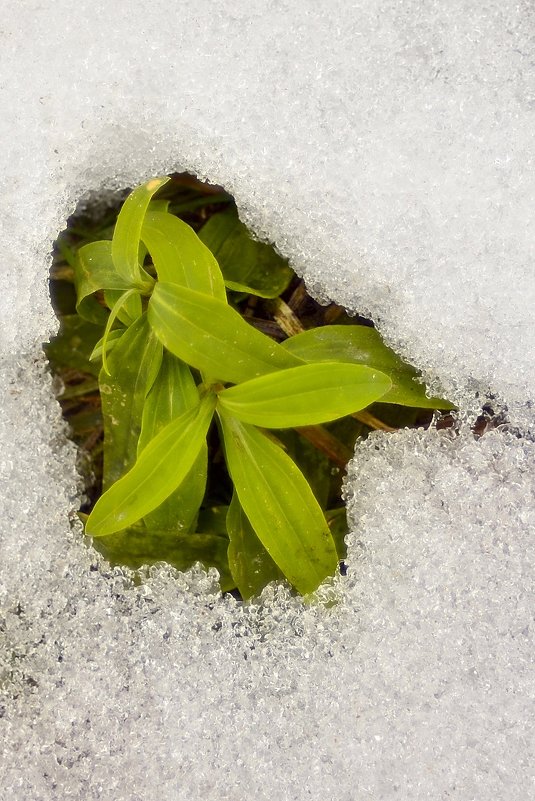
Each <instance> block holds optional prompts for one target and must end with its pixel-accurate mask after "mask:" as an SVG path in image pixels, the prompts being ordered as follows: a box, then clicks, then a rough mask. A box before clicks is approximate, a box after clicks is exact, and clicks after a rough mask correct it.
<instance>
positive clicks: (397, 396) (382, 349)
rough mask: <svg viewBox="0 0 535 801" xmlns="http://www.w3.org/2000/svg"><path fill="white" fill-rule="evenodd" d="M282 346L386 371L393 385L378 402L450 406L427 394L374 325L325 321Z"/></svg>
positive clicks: (308, 356)
mask: <svg viewBox="0 0 535 801" xmlns="http://www.w3.org/2000/svg"><path fill="white" fill-rule="evenodd" d="M281 347H283V348H284V349H285V350H287V351H288V352H289V353H293V354H294V356H299V357H300V358H301V359H303V360H304V361H308V362H331V361H337V362H347V363H354V364H366V365H368V366H369V367H374V368H376V369H377V370H381V371H382V372H383V373H386V374H387V375H388V376H389V377H390V378H391V379H392V387H391V389H390V390H389V392H388V393H387V394H386V395H385V396H384V398H381V403H398V404H400V405H402V406H417V407H419V408H422V409H453V408H454V406H453V405H452V404H451V403H450V402H449V401H447V400H444V399H443V398H428V397H427V395H426V394H425V384H422V383H420V382H419V381H417V380H416V379H417V376H418V373H417V371H416V370H415V369H414V368H413V367H411V366H410V365H409V364H407V363H406V362H404V361H402V360H401V359H400V358H399V356H397V355H396V353H394V351H393V350H392V349H391V348H388V347H387V346H386V345H385V344H384V342H383V340H382V339H381V337H380V335H379V333H378V331H376V330H375V328H370V327H368V326H365V325H328V326H324V327H322V328H311V329H310V330H309V331H304V332H303V333H302V334H297V335H296V336H293V337H290V339H287V340H286V341H285V342H283V343H282V345H281Z"/></svg>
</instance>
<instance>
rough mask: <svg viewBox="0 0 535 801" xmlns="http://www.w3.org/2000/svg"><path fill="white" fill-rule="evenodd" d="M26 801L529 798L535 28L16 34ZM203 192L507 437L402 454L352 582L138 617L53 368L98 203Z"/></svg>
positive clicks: (352, 566)
mask: <svg viewBox="0 0 535 801" xmlns="http://www.w3.org/2000/svg"><path fill="white" fill-rule="evenodd" d="M3 12H4V13H3V24H2V31H1V33H0V37H1V39H0V42H1V46H0V59H1V62H2V68H1V74H2V76H3V78H2V83H1V84H0V98H1V101H0V102H1V107H2V115H1V116H0V131H1V140H2V148H1V151H0V159H1V172H0V174H1V176H2V179H1V180H2V186H1V191H0V202H1V215H0V226H2V235H3V239H2V242H3V247H4V259H3V269H2V271H1V273H0V280H1V286H0V292H1V304H2V314H3V318H4V325H3V327H2V343H1V351H0V367H1V370H2V384H1V391H2V410H3V412H2V416H1V417H0V473H1V486H2V509H1V515H0V520H1V535H0V536H1V539H0V543H1V545H0V547H1V556H2V568H1V585H0V593H1V595H0V602H1V604H2V610H3V611H2V614H1V616H0V643H1V648H0V660H1V661H0V694H1V696H2V701H1V703H0V715H1V719H0V742H1V746H0V788H1V791H0V797H1V798H6V799H7V798H9V799H16V801H18V800H19V799H20V800H21V801H22V799H24V801H27V800H28V799H31V800H32V801H37V800H38V799H39V800H40V799H43V801H50V800H51V799H58V801H59V799H62V801H63V799H80V801H81V800H82V799H84V801H87V800H88V799H89V800H90V799H110V800H111V799H113V801H122V799H125V801H137V799H140V800H141V799H147V798H158V799H162V800H163V801H167V799H168V800H169V801H176V799H188V800H189V799H191V800H192V801H197V799H199V801H200V800H201V799H202V800H203V801H207V800H210V799H217V800H218V801H224V799H229V801H230V799H232V801H236V799H279V798H280V799H283V800H284V799H296V800H297V801H301V799H314V801H323V800H324V799H340V801H368V800H369V799H370V800H371V799H373V800H374V801H375V800H376V799H377V800H378V801H381V800H382V799H394V798H399V799H403V800H404V801H405V799H407V800H408V801H412V799H418V800H419V799H449V800H451V799H455V800H456V801H457V800H458V801H469V800H470V799H477V801H486V799H489V801H490V799H492V801H495V799H509V798H526V799H527V798H530V797H532V796H533V793H534V791H535V790H534V778H535V777H534V771H533V765H534V764H535V759H534V757H535V754H534V753H533V743H534V742H535V732H534V731H533V728H534V723H533V721H534V719H535V716H534V713H535V708H534V704H533V662H532V654H533V590H534V588H533V570H532V565H533V556H534V555H533V536H532V535H533V530H534V528H535V513H534V509H535V504H534V497H533V495H534V486H533V481H534V479H533V477H534V469H533V468H534V455H535V454H534V450H535V445H534V442H533V440H532V438H531V437H530V434H529V429H530V428H531V427H532V411H531V404H532V401H533V400H534V398H535V368H534V361H533V355H532V354H533V352H534V345H535V343H534V339H535V337H534V332H533V322H532V319H533V315H532V310H533V306H534V300H535V282H534V278H533V248H534V244H533V243H534V237H533V230H534V225H533V222H534V219H533V218H534V215H535V211H534V210H535V203H534V200H535V197H534V194H535V193H534V180H533V176H534V170H533V166H534V165H533V130H534V129H535V120H534V116H535V114H534V98H535V93H534V82H535V81H534V67H533V65H534V61H535V53H534V50H535V48H534V33H535V19H534V14H533V7H532V5H531V4H530V3H528V2H516V1H515V2H511V0H505V2H504V1H503V0H500V2H494V0H492V1H490V0H487V2H468V1H467V0H466V1H465V2H461V0H448V2H446V0H443V1H442V2H437V1H436V0H435V1H433V0H432V1H431V2H423V0H421V1H420V2H415V1H413V2H411V1H410V0H408V1H407V2H404V3H398V2H394V1H393V0H391V2H385V1H384V0H383V2H380V0H365V1H364V0H362V2H356V3H351V4H349V3H345V2H331V3H329V4H320V3H312V2H299V1H298V0H293V2H291V3H289V2H284V1H283V0H280V2H275V0H274V1H273V2H269V3H267V2H256V1H255V0H247V2H238V1H237V0H236V2H230V1H229V0H226V2H222V3H217V4H216V3H209V2H206V1H205V2H204V3H182V2H175V3H168V2H166V3H163V2H157V1H156V0H155V2H153V3H151V4H146V3H141V2H139V1H137V2H131V3H129V4H128V7H127V8H126V7H125V9H124V11H123V12H122V16H117V13H118V12H117V9H115V7H113V8H112V7H111V6H110V5H109V3H99V2H91V3H87V2H86V3H84V2H77V3H67V2H62V1H61V0H55V2H39V3H37V2H35V3H34V2H29V1H28V0H26V1H25V2H22V3H21V2H20V0H18V2H14V0H5V1H4V4H3ZM183 169H190V170H192V171H195V172H197V174H199V175H201V176H205V177H207V178H208V179H210V180H211V181H213V182H220V183H222V184H223V185H224V186H225V187H226V188H227V189H228V190H230V191H231V192H233V193H234V194H235V196H236V198H237V201H238V203H239V205H240V208H241V211H242V214H243V217H244V219H246V220H247V221H248V222H249V224H250V225H251V226H252V227H253V229H254V230H255V231H256V232H257V234H258V235H260V236H264V237H266V238H269V239H271V240H272V241H274V242H275V243H276V244H277V246H278V247H279V248H280V249H281V251H283V252H284V253H285V254H287V255H288V256H289V257H290V258H291V260H292V263H293V264H294V266H295V267H296V269H297V270H298V271H300V272H301V273H302V274H304V275H305V277H306V278H307V281H308V283H309V286H310V287H311V288H312V289H313V290H314V291H315V292H316V293H317V294H318V295H320V296H321V297H325V298H327V297H332V298H334V299H336V300H337V301H338V302H342V303H344V304H346V305H347V306H348V307H349V308H354V309H357V308H358V309H359V311H361V312H364V313H368V314H370V315H372V316H373V318H374V319H375V320H376V321H377V323H378V325H379V327H380V329H381V330H382V331H383V333H384V334H385V335H386V336H387V338H388V340H389V341H390V342H391V343H392V344H394V345H395V346H396V347H397V348H398V350H400V351H401V352H403V353H404V354H405V355H406V356H407V357H408V358H410V360H411V361H412V362H413V363H414V364H416V365H417V366H418V367H420V368H421V369H423V370H425V371H426V374H427V375H428V376H429V377H432V378H433V379H434V380H436V382H437V388H438V387H442V389H443V391H445V392H446V393H448V394H449V396H451V397H454V398H455V399H456V401H457V402H458V403H459V405H460V407H461V409H462V412H463V416H464V419H465V420H466V421H468V420H469V419H470V416H471V415H473V414H475V413H476V412H477V410H478V408H479V407H480V406H481V404H482V403H483V401H484V398H485V395H486V393H487V392H491V393H492V394H493V395H494V396H495V400H494V404H495V407H496V408H502V407H503V406H507V407H508V415H509V419H510V421H511V424H512V425H511V427H510V428H509V430H497V431H492V432H489V433H487V434H485V435H484V436H483V437H482V438H481V439H480V440H478V441H476V440H474V439H473V437H472V435H471V433H470V431H469V428H468V424H467V423H466V424H465V425H464V426H463V427H462V428H461V432H460V434H459V435H458V436H454V435H451V434H449V433H441V434H439V433H437V432H428V433H422V432H410V431H407V432H402V433H398V434H396V435H394V436H386V435H376V436H374V437H372V438H371V439H370V440H368V441H367V442H366V443H363V444H362V445H360V446H359V447H358V448H357V452H356V458H355V460H354V462H353V463H352V464H351V465H350V468H349V477H348V488H347V495H348V507H349V511H350V516H351V520H352V529H353V533H352V535H351V538H350V543H349V546H350V547H349V558H348V562H349V573H348V576H347V577H346V578H345V579H340V578H337V579H335V580H334V581H333V582H332V585H331V586H329V587H326V588H324V589H323V590H322V596H323V597H324V598H327V599H329V598H335V599H337V603H336V604H335V605H329V604H303V603H302V602H301V601H299V600H296V599H292V598H291V597H290V596H289V595H288V593H287V592H286V591H285V590H284V588H278V589H271V588H268V590H266V592H265V595H264V597H263V598H262V600H261V602H260V603H258V604H255V605H251V606H248V607H245V608H243V607H240V606H239V605H238V604H237V603H236V602H234V601H233V600H232V599H229V598H223V597H221V596H220V595H219V594H218V592H217V584H216V582H215V579H214V577H213V576H210V575H208V576H207V575H206V574H205V573H204V572H203V571H200V570H199V571H191V572H190V573H189V574H186V575H174V574H171V573H169V572H168V571H167V570H165V569H164V568H162V569H155V570H153V571H151V573H150V575H149V574H148V575H147V577H146V580H145V581H144V583H143V584H142V585H141V586H135V585H134V584H133V583H132V581H131V580H130V578H129V576H128V575H125V574H122V573H121V572H120V571H111V570H110V569H109V567H108V566H107V565H106V564H105V563H104V562H102V560H100V559H99V558H98V557H97V555H96V554H95V552H94V551H93V550H92V549H91V548H90V547H88V545H87V544H85V543H84V542H83V541H82V537H81V534H80V531H79V530H78V528H77V527H76V525H74V527H73V528H72V529H71V526H70V524H69V520H68V515H69V512H70V511H71V510H73V509H75V508H76V505H77V497H78V493H79V491H80V486H79V480H78V478H77V475H76V471H75V453H74V449H73V447H72V446H71V445H70V444H69V443H68V442H67V441H66V439H65V431H64V427H63V425H62V423H61V416H60V413H59V409H58V405H57V403H56V402H55V400H54V396H53V387H52V382H51V380H50V378H49V377H48V374H47V372H46V367H45V365H44V361H43V357H42V354H41V350H40V343H41V342H42V341H43V340H45V339H46V338H47V337H48V336H49V335H50V333H51V332H53V331H54V330H55V328H56V322H55V319H54V316H53V314H52V311H51V309H50V304H49V300H48V293H47V274H48V268H49V263H50V259H49V252H50V248H51V243H52V241H53V240H54V238H55V237H56V235H57V233H58V232H59V231H60V230H61V229H62V228H63V227H64V225H65V220H66V218H67V216H68V215H69V214H70V213H72V211H73V209H74V207H75V205H76V203H77V201H78V200H79V198H80V196H81V195H82V194H84V193H86V194H87V193H88V192H89V193H91V192H92V193H99V192H101V191H102V190H104V189H107V190H108V189H116V188H122V187H126V186H132V185H134V184H136V183H138V182H140V181H141V180H144V179H146V178H148V177H150V176H152V175H155V174H165V173H168V172H172V171H179V170H183Z"/></svg>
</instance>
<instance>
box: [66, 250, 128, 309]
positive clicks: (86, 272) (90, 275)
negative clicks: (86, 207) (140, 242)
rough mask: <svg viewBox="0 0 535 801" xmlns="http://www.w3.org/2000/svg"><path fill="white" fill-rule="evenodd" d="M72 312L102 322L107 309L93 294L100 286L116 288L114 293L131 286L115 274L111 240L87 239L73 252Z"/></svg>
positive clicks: (102, 287) (100, 288) (101, 287)
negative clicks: (74, 302)
mask: <svg viewBox="0 0 535 801" xmlns="http://www.w3.org/2000/svg"><path fill="white" fill-rule="evenodd" d="M74 284H75V287H76V298H77V302H76V311H77V312H78V314H79V315H80V317H83V318H84V319H85V320H89V322H91V323H102V324H105V323H106V320H107V319H108V311H107V309H105V308H104V307H103V306H101V305H100V303H99V302H98V301H97V299H96V298H95V297H94V296H93V294H94V293H95V292H98V291H100V290H102V289H114V290H118V294H120V293H121V292H124V291H125V290H127V289H129V288H130V287H131V284H129V283H128V282H127V281H125V280H124V279H123V278H121V276H120V275H118V274H117V271H116V270H115V267H114V265H113V260H112V257H111V242H108V241H106V240H104V241H101V242H91V244H89V245H84V246H83V247H81V248H80V250H79V251H78V253H77V254H76V261H75V266H74Z"/></svg>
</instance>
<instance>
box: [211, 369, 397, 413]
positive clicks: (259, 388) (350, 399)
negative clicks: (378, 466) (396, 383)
mask: <svg viewBox="0 0 535 801" xmlns="http://www.w3.org/2000/svg"><path fill="white" fill-rule="evenodd" d="M391 386H392V382H391V381H390V379H389V378H388V376H386V375H385V374H384V373H380V372H379V371H378V370H373V369H372V368H370V367H363V366H362V365H358V364H341V363H338V362H326V363H324V364H305V365H303V366H302V367H293V368H291V369H289V370H281V371H279V372H277V373H271V374H270V375H263V376H260V377H259V378H255V379H253V380H252V381H246V382H245V383H243V384H239V385H238V386H236V387H230V388H229V389H224V390H223V391H222V392H220V394H219V403H220V405H221V408H222V409H224V410H225V411H226V412H228V414H232V415H234V416H235V417H237V418H238V419H239V420H242V421H243V422H244V423H251V424H252V425H257V426H262V427H263V428H295V427H296V426H312V425H316V424H318V423H327V422H329V421H330V420H336V419H337V418H339V417H345V416H346V415H347V414H352V413H353V412H358V411H360V409H365V408H366V406H369V405H370V403H373V402H374V401H376V400H379V398H381V397H382V396H383V395H384V394H385V393H386V392H388V390H389V389H390V387H391Z"/></svg>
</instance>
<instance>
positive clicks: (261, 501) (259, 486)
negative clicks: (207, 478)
mask: <svg viewBox="0 0 535 801" xmlns="http://www.w3.org/2000/svg"><path fill="white" fill-rule="evenodd" d="M219 416H220V420H221V426H222V431H223V439H224V448H225V456H226V461H227V466H228V469H229V473H230V476H231V478H232V480H233V482H234V486H235V489H236V492H237V494H238V498H239V501H240V504H241V506H242V508H243V510H244V512H245V514H246V515H247V517H248V519H249V521H250V523H251V525H252V526H253V528H254V530H255V532H256V535H257V537H258V539H259V540H260V542H261V543H262V545H263V546H264V548H265V549H266V551H267V552H268V553H269V555H270V556H271V558H272V559H273V561H274V562H275V563H276V564H277V565H278V567H279V568H280V569H281V570H282V572H283V573H284V575H285V576H286V578H287V579H288V580H289V581H290V582H291V584H293V585H294V587H296V589H297V590H298V591H299V592H300V593H302V594H306V593H309V592H312V591H313V590H315V589H316V588H317V587H318V585H319V584H320V583H321V582H322V581H323V580H324V579H325V578H326V577H327V576H329V575H332V574H333V573H334V572H335V570H336V565H337V562H338V558H337V555H336V548H335V545H334V542H333V538H332V536H331V533H330V531H329V527H328V525H327V523H326V521H325V518H324V516H323V513H322V511H321V509H320V507H319V505H318V502H317V501H316V499H315V497H314V495H313V493H312V490H311V489H310V486H309V484H308V482H307V481H306V479H305V477H304V476H303V474H302V473H301V472H300V470H299V469H298V467H297V466H296V465H295V464H294V462H293V461H292V460H291V459H290V457H289V456H287V455H286V454H285V453H284V451H283V450H282V448H280V447H279V446H278V445H276V444H275V443H274V442H272V441H271V440H270V439H268V438H267V437H266V436H265V435H264V434H262V433H261V432H260V431H258V429H256V428H254V427H252V426H248V425H246V424H244V423H240V422H239V421H238V420H236V419H235V418H233V417H230V416H229V415H226V414H221V413H220V414H219Z"/></svg>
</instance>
